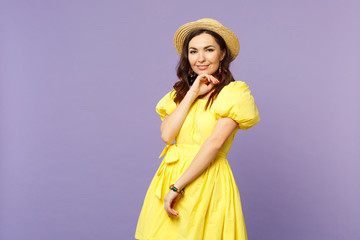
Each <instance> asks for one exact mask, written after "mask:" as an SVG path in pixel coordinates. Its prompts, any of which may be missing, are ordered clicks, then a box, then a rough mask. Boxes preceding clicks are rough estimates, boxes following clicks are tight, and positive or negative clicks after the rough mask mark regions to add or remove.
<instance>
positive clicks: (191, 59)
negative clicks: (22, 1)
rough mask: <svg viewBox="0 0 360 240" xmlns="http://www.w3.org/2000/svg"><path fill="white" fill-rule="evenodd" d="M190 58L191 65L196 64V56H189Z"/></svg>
mask: <svg viewBox="0 0 360 240" xmlns="http://www.w3.org/2000/svg"><path fill="white" fill-rule="evenodd" d="M188 59H189V63H190V65H194V64H195V62H196V61H195V58H194V57H192V56H189V57H188Z"/></svg>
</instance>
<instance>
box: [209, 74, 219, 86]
mask: <svg viewBox="0 0 360 240" xmlns="http://www.w3.org/2000/svg"><path fill="white" fill-rule="evenodd" d="M210 77H211V80H212V82H213V83H214V84H217V83H219V82H220V81H219V80H218V79H217V78H215V77H214V76H210Z"/></svg>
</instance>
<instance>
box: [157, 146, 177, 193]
mask: <svg viewBox="0 0 360 240" xmlns="http://www.w3.org/2000/svg"><path fill="white" fill-rule="evenodd" d="M163 155H165V157H164V159H163V161H162V163H161V165H160V167H159V170H158V171H157V173H156V174H157V176H158V178H157V182H156V183H155V195H156V196H157V197H158V198H159V199H161V197H162V196H161V193H162V188H163V184H164V175H165V174H164V173H165V169H166V166H167V165H168V164H171V163H175V162H177V161H179V152H178V149H177V147H176V145H174V144H169V145H167V146H166V147H165V148H164V150H163V151H162V153H161V154H160V156H159V158H161V157H162V156H163Z"/></svg>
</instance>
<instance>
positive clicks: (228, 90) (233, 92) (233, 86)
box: [217, 81, 251, 102]
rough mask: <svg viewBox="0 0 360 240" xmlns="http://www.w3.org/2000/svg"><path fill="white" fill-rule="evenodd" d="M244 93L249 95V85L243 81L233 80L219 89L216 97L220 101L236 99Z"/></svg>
mask: <svg viewBox="0 0 360 240" xmlns="http://www.w3.org/2000/svg"><path fill="white" fill-rule="evenodd" d="M246 95H251V91H250V89H249V86H248V85H247V84H246V83H245V82H243V81H234V82H230V83H229V84H228V85H226V86H225V87H223V89H221V91H220V93H219V95H218V97H217V99H218V100H219V101H220V102H227V101H229V100H232V101H236V100H237V99H241V98H242V97H244V96H246Z"/></svg>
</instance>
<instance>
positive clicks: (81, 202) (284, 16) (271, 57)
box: [0, 0, 360, 240]
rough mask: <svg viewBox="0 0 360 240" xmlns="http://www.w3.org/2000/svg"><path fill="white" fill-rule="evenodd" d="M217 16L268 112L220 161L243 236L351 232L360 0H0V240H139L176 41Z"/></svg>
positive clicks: (294, 238)
mask: <svg viewBox="0 0 360 240" xmlns="http://www.w3.org/2000/svg"><path fill="white" fill-rule="evenodd" d="M203 17H211V18H215V19H218V20H219V21H220V22H222V23H223V24H224V25H225V26H227V27H229V28H230V29H232V30H233V31H234V32H235V33H236V34H237V35H238V37H239V39H240V43H241V49H240V55H239V57H238V58H237V59H236V61H235V62H234V63H233V64H232V67H231V69H232V72H233V74H234V76H235V78H236V79H237V80H241V81H245V82H246V83H247V84H248V85H249V86H250V89H251V90H252V94H253V96H254V97H255V100H256V104H257V106H258V108H259V111H260V114H261V121H260V122H259V123H258V125H256V126H255V127H254V128H252V129H250V130H248V131H239V132H238V134H237V136H236V139H235V141H234V143H233V147H232V149H231V151H230V154H229V155H228V159H229V163H230V165H231V168H232V170H233V173H234V176H235V178H236V182H237V184H238V187H239V191H240V195H241V201H242V207H243V211H244V215H245V221H246V226H247V230H248V236H249V239H250V240H289V239H291V240H304V239H306V240H312V239H314V240H322V239H324V240H325V239H326V240H335V239H345V240H355V239H360V228H359V226H360V217H359V216H360V208H359V202H360V186H359V183H360V178H359V170H360V163H359V160H360V148H359V146H360V131H359V130H360V127H359V122H360V95H359V93H360V91H359V90H360V84H359V80H360V67H359V66H360V65H359V63H360V47H359V43H360V32H359V22H360V2H359V1H357V0H353V1H351V0H344V1H334V0H323V1H320V0H312V1H310V0H302V1H289V0H286V1H285V0H278V1H265V0H262V1H260V0H259V1H244V0H240V1H231V0H224V1H168V0H167V1H166V0H163V1H160V0H159V1H110V0H103V1H84V0H78V1H45V0H34V1H18V0H7V1H6V0H5V1H4V0H3V1H1V2H0V79H1V90H0V91H1V92H0V94H1V95H0V102H1V106H0V114H1V117H0V121H1V123H0V124H1V125H0V131H1V135H0V137H1V145H0V146H1V152H0V158H1V162H0V164H1V165H0V181H1V182H0V184H1V185H0V187H1V190H0V194H1V195H0V230H1V232H0V239H1V240H33V239H36V240H48V239H51V240H64V239H66V240H82V239H86V240H91V239H94V240H98V239H106V240H115V239H134V232H135V227H136V223H137V218H138V214H139V213H140V209H141V206H142V202H143V198H144V196H145V193H146V191H147V187H148V185H149V184H150V181H151V179H152V177H153V176H154V174H155V171H156V169H157V168H158V166H159V165H160V162H161V160H160V159H158V155H159V154H160V152H161V151H162V148H163V147H164V145H165V144H164V143H162V142H161V139H160V131H159V126H160V117H159V116H158V115H157V114H156V112H155V105H156V103H157V102H158V100H159V99H160V98H161V97H162V96H163V95H164V94H165V93H166V92H168V91H169V90H170V89H171V88H172V85H173V84H174V82H175V81H176V75H175V66H176V64H177V61H178V55H177V54H176V52H175V50H174V48H173V44H172V38H173V34H174V32H175V31H176V29H177V28H178V27H179V26H181V25H182V24H184V23H186V22H189V21H194V20H197V19H199V18H203Z"/></svg>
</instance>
